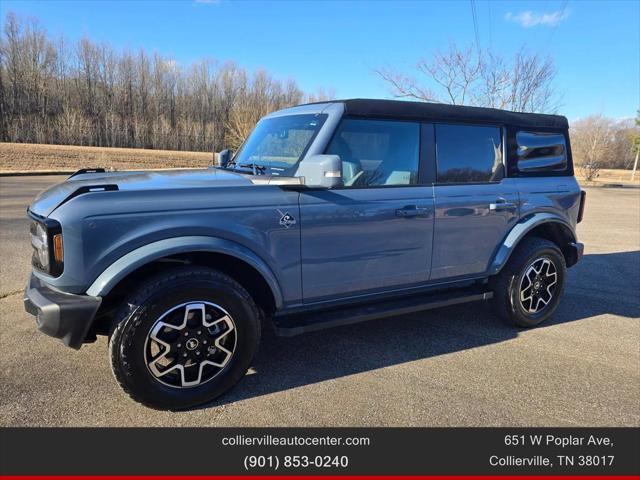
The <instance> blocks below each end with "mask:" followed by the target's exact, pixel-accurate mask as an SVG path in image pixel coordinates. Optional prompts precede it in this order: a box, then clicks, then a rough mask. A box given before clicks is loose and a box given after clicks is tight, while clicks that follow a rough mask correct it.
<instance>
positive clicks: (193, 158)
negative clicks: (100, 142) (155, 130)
mask: <svg viewBox="0 0 640 480" xmlns="http://www.w3.org/2000/svg"><path fill="white" fill-rule="evenodd" d="M211 158H212V156H211V153H208V152H175V151H168V150H146V149H139V148H104V147H76V146H71V145H39V144H32V143H0V172H16V171H38V170H41V171H45V170H59V171H75V170H78V169H80V168H96V167H104V168H113V169H116V170H131V169H154V168H196V167H206V166H207V165H209V164H210V163H211Z"/></svg>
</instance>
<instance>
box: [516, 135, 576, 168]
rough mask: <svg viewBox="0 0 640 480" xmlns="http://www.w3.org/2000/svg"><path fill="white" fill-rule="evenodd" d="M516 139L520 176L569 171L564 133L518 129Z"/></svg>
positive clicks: (517, 163)
mask: <svg viewBox="0 0 640 480" xmlns="http://www.w3.org/2000/svg"><path fill="white" fill-rule="evenodd" d="M515 140H516V152H515V162H516V169H515V170H516V172H517V174H518V176H527V175H529V174H544V173H548V172H555V173H562V172H566V171H567V168H568V155H567V142H566V139H565V136H564V134H563V133H561V132H535V131H527V130H518V131H517V132H516V134H515Z"/></svg>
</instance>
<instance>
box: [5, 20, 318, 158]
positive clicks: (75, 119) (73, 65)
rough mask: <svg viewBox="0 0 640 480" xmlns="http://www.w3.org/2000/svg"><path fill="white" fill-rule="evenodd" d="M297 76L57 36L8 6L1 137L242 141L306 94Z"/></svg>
mask: <svg viewBox="0 0 640 480" xmlns="http://www.w3.org/2000/svg"><path fill="white" fill-rule="evenodd" d="M330 96H331V93H325V92H324V91H323V90H322V89H320V90H319V91H318V92H317V93H315V94H311V95H309V94H305V93H304V92H303V91H302V90H301V89H300V88H299V87H298V85H297V84H296V82H295V81H294V80H290V79H289V80H285V81H282V80H278V79H275V78H274V77H273V76H271V75H270V74H269V73H268V72H266V71H264V70H258V71H256V72H253V73H250V72H247V71H246V70H245V69H244V68H241V67H239V66H238V65H236V64H235V63H233V62H225V63H219V62H216V61H214V60H209V59H207V60H201V61H199V62H196V63H194V64H193V65H191V66H189V67H183V66H181V65H179V64H178V63H176V62H175V61H174V60H172V59H170V58H167V57H165V56H163V55H160V54H158V53H153V54H149V53H147V52H146V51H145V50H144V49H140V50H139V51H137V52H135V53H133V52H129V51H119V50H116V49H114V48H113V47H111V46H110V45H109V44H107V43H95V42H92V41H91V40H90V39H88V38H82V39H81V40H79V41H77V42H75V43H71V42H69V41H68V40H67V39H65V38H64V37H59V38H55V39H54V38H52V36H50V35H49V34H48V32H47V31H46V30H45V29H44V28H43V27H42V26H41V25H40V24H39V23H38V21H37V20H36V19H22V18H19V17H17V16H16V15H15V14H14V13H12V12H9V13H8V14H7V16H6V21H5V22H4V25H3V27H2V40H1V43H0V113H1V115H0V116H1V121H0V139H1V140H2V141H5V142H27V143H50V144H68V145H89V146H101V147H133V148H153V149H165V150H193V151H210V150H211V149H212V148H216V149H218V150H220V149H222V148H226V147H230V148H237V147H238V146H239V145H240V143H241V142H242V141H243V139H244V138H245V137H246V135H247V134H248V133H249V132H250V130H251V129H252V128H253V126H254V125H255V123H256V122H257V120H258V119H259V118H260V117H262V116H263V115H265V114H267V113H269V112H271V111H273V110H277V109H280V108H285V107H288V106H292V105H296V104H299V103H301V102H303V101H321V100H326V99H328V98H329V97H330Z"/></svg>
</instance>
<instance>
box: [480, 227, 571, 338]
mask: <svg viewBox="0 0 640 480" xmlns="http://www.w3.org/2000/svg"><path fill="white" fill-rule="evenodd" d="M565 275H566V264H565V260H564V256H563V255H562V252H561V251H560V249H559V248H558V246H557V245H556V244H555V243H552V242H550V241H548V240H545V239H543V238H537V237H533V238H527V239H524V240H523V241H522V243H520V245H518V247H517V248H516V251H515V252H514V253H513V254H512V256H511V258H510V259H509V261H508V262H507V265H505V267H504V268H503V269H502V271H501V272H500V273H499V274H498V275H497V276H496V277H495V278H494V279H493V280H492V282H491V283H492V286H493V305H494V307H495V310H496V312H497V313H498V315H500V316H501V317H502V318H503V319H505V320H507V321H509V322H510V323H514V324H515V325H518V326H520V327H533V326H535V325H538V324H540V323H542V322H544V321H545V320H547V319H548V318H549V317H551V315H553V313H554V312H555V310H556V308H557V307H558V304H559V302H560V297H561V296H562V292H563V290H564V280H565Z"/></svg>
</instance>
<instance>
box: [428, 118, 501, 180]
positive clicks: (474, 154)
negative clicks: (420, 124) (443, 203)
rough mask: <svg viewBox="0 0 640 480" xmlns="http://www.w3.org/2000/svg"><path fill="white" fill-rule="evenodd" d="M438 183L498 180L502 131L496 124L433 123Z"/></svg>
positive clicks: (499, 175)
mask: <svg viewBox="0 0 640 480" xmlns="http://www.w3.org/2000/svg"><path fill="white" fill-rule="evenodd" d="M435 133H436V159H437V182H438V183H477V182H492V181H499V180H500V179H501V178H502V177H503V175H504V169H503V166H502V135H501V133H500V128H499V127H485V126H476V125H444V124H436V125H435Z"/></svg>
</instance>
